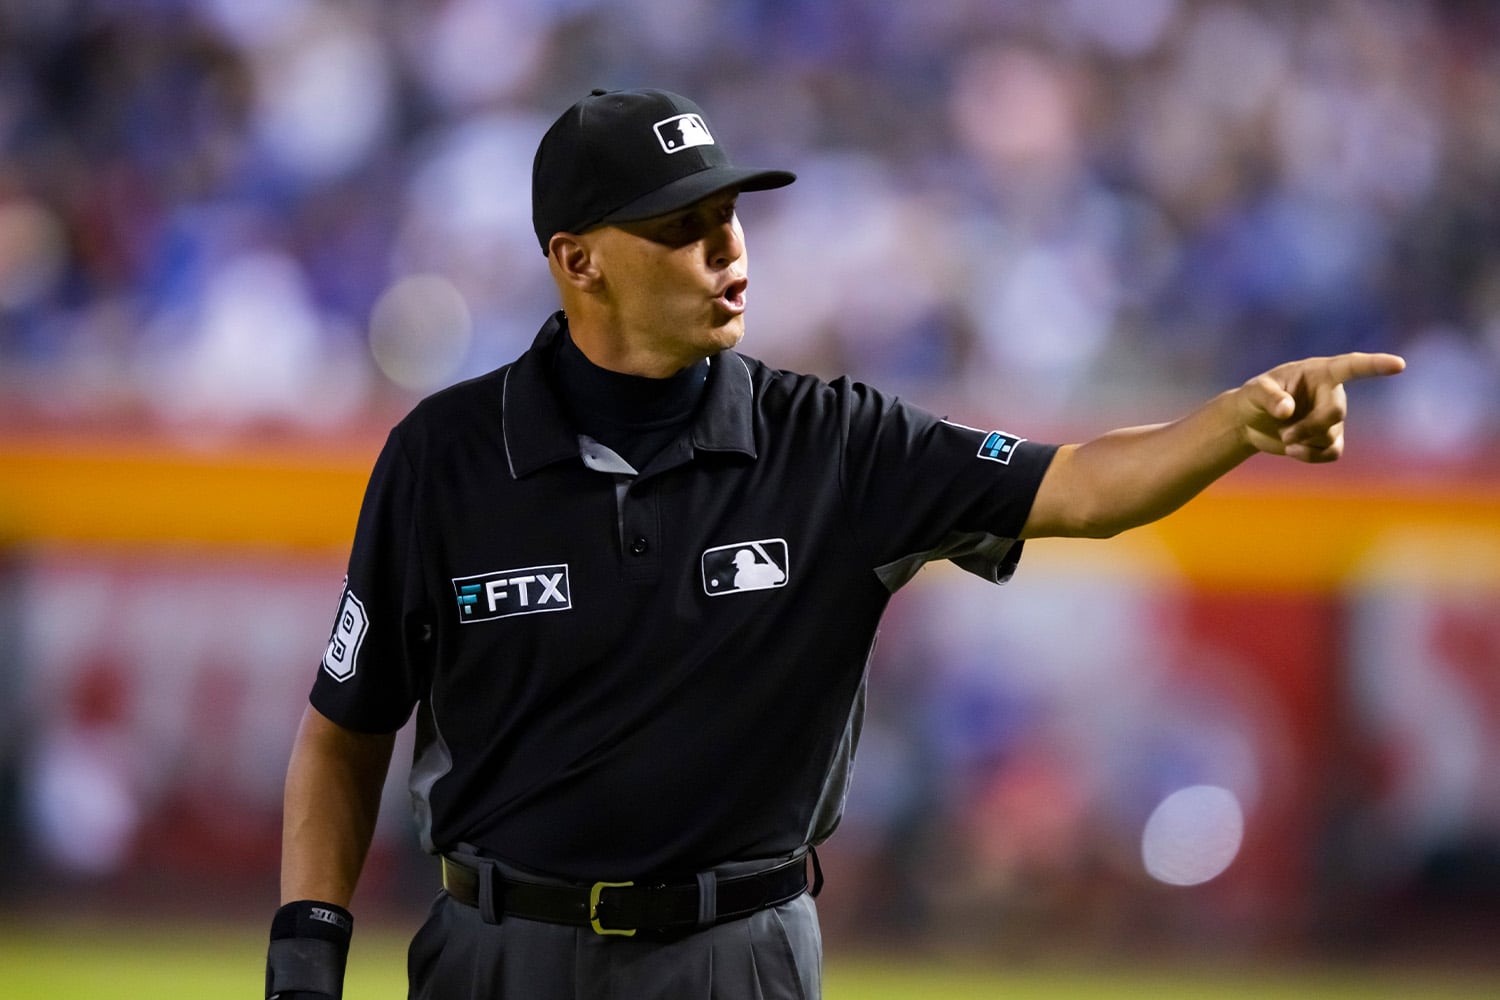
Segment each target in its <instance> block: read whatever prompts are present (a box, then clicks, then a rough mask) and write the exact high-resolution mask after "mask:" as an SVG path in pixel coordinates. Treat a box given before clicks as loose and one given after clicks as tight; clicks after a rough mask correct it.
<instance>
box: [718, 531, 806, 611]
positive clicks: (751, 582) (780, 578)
mask: <svg viewBox="0 0 1500 1000" xmlns="http://www.w3.org/2000/svg"><path fill="white" fill-rule="evenodd" d="M790 572H791V564H790V562H789V558H788V556H787V551H786V541H785V539H781V538H762V539H760V540H759V541H755V542H735V543H734V544H733V545H720V546H718V547H717V548H712V549H709V550H708V551H706V552H704V553H703V592H704V593H705V594H707V595H708V596H709V597H722V596H723V595H724V594H738V593H743V592H744V591H747V590H772V589H774V588H776V587H785V586H786V580H787V575H788V574H789V573H790Z"/></svg>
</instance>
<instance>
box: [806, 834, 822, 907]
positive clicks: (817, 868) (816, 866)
mask: <svg viewBox="0 0 1500 1000" xmlns="http://www.w3.org/2000/svg"><path fill="white" fill-rule="evenodd" d="M807 853H808V854H811V855H812V863H813V884H812V888H811V889H809V890H808V893H809V894H810V895H811V896H812V898H813V899H817V898H818V893H820V892H822V891H823V864H822V862H820V861H819V860H818V849H817V848H816V847H814V846H812V845H811V844H809V845H808V846H807Z"/></svg>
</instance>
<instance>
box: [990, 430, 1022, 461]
mask: <svg viewBox="0 0 1500 1000" xmlns="http://www.w3.org/2000/svg"><path fill="white" fill-rule="evenodd" d="M1025 440H1026V439H1025V438H1023V437H1016V436H1015V435H1014V434H1006V433H1005V432H1004V431H990V434H989V436H988V437H986V438H985V439H984V444H982V445H980V446H979V457H980V458H984V459H988V460H989V461H991V462H999V463H1000V464H1001V465H1009V464H1010V457H1011V456H1012V455H1014V454H1015V453H1016V448H1017V446H1019V445H1020V443H1021V442H1022V441H1025Z"/></svg>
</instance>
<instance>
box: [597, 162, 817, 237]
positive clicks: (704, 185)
mask: <svg viewBox="0 0 1500 1000" xmlns="http://www.w3.org/2000/svg"><path fill="white" fill-rule="evenodd" d="M796 179H797V175H796V174H794V173H792V172H791V171H789V170H763V169H759V168H756V167H709V168H708V169H707V170H700V171H698V172H697V173H696V174H689V175H688V176H686V177H680V178H678V179H677V180H675V181H673V182H671V183H670V184H667V185H665V186H663V187H659V188H657V189H656V190H655V191H652V192H651V193H650V194H647V195H643V196H641V197H639V198H637V199H635V201H632V202H630V203H629V204H628V205H623V206H621V207H620V208H617V209H615V210H614V211H613V212H610V213H609V214H608V215H606V216H604V218H602V219H600V220H599V221H598V222H597V223H595V225H606V224H609V223H613V222H639V221H641V220H642V219H651V218H655V217H656V216H658V215H666V214H667V213H668V212H675V211H677V210H678V209H679V208H687V207H688V206H689V205H691V204H693V202H695V201H701V200H702V199H704V198H707V197H708V196H709V195H711V194H717V193H718V192H720V191H726V190H728V189H729V188H738V189H739V190H741V191H769V190H770V189H772V188H779V187H786V186H787V185H788V184H790V183H792V181H794V180H796Z"/></svg>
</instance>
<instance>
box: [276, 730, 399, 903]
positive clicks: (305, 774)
mask: <svg viewBox="0 0 1500 1000" xmlns="http://www.w3.org/2000/svg"><path fill="white" fill-rule="evenodd" d="M394 740H395V735H394V734H377V735H369V734H364V733H355V732H352V731H350V730H347V729H343V728H342V727H340V726H337V725H335V724H334V723H332V722H330V721H329V720H328V719H326V718H324V717H323V716H322V715H321V714H319V713H318V712H317V711H316V710H315V709H313V708H311V707H309V708H308V709H307V711H306V712H305V713H304V714H303V717H302V724H301V726H300V727H299V728H298V731H297V740H296V743H295V744H294V746H293V748H292V757H291V762H290V764H289V765H288V767H287V777H286V792H285V800H284V805H283V816H282V848H281V899H282V902H283V903H286V902H291V901H293V900H298V899H314V900H320V901H323V902H329V903H337V904H338V905H339V906H343V907H347V906H348V905H349V900H350V898H351V897H352V896H353V895H354V887H355V884H356V883H357V882H358V880H359V873H360V870H361V869H362V868H363V867H364V863H365V857H366V855H367V854H368V853H369V849H370V840H371V838H372V837H373V835H374V833H375V820H376V817H377V815H378V813H379V808H380V792H381V789H382V787H383V786H384V784H385V774H386V770H387V769H388V768H389V766H390V759H391V747H392V745H393V744H394Z"/></svg>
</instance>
